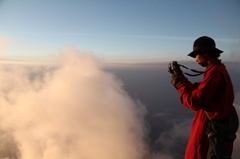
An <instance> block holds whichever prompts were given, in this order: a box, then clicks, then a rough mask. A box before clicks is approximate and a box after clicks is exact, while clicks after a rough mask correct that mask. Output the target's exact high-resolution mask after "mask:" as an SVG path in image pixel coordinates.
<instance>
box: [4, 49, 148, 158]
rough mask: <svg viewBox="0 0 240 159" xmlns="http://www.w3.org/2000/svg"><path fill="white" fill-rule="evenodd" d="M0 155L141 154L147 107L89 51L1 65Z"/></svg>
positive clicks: (104, 156) (19, 156)
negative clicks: (50, 62) (42, 62)
mask: <svg viewBox="0 0 240 159" xmlns="http://www.w3.org/2000/svg"><path fill="white" fill-rule="evenodd" d="M0 74H1V81H0V82H1V83H0V84H1V85H0V93H1V96H0V101H1V103H0V104H1V105H0V140H1V142H0V158H9V159H10V158H11V159H19V158H22V159H33V158H34V159H63V158H64V159H76V158H81V159H113V158H114V159H141V158H143V156H145V153H146V146H145V145H146V144H145V135H146V129H145V128H146V127H145V124H144V120H143V118H144V114H145V109H144V107H143V106H142V104H141V103H140V102H137V101H134V100H133V99H131V98H130V97H129V96H128V94H127V93H126V92H125V91H124V89H123V84H122V82H121V81H120V80H118V79H117V78H116V77H115V76H114V75H112V74H110V73H107V72H104V71H103V70H102V69H101V66H100V65H99V64H98V63H97V62H96V60H95V59H94V57H93V56H91V55H89V54H84V53H78V52H77V51H76V50H74V49H73V48H71V47H70V48H69V49H67V51H66V53H64V54H62V55H61V57H60V58H59V60H58V62H57V63H56V64H55V66H54V68H53V66H31V67H30V66H24V65H4V66H1V70H0Z"/></svg>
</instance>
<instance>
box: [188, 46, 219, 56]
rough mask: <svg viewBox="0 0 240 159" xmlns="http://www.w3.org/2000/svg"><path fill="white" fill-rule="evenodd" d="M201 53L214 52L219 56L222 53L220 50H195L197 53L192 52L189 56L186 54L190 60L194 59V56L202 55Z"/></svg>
mask: <svg viewBox="0 0 240 159" xmlns="http://www.w3.org/2000/svg"><path fill="white" fill-rule="evenodd" d="M202 51H211V52H212V51H214V52H216V53H219V54H221V53H223V51H222V50H219V49H217V48H216V49H213V50H201V51H199V50H197V51H192V52H190V53H189V54H188V56H190V57H192V58H196V55H199V54H202Z"/></svg>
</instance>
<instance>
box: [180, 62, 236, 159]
mask: <svg viewBox="0 0 240 159" xmlns="http://www.w3.org/2000/svg"><path fill="white" fill-rule="evenodd" d="M184 79H185V81H186V83H185V84H181V85H180V87H179V88H178V92H179V93H180V99H181V102H182V104H183V105H184V106H185V107H187V108H188V109H190V110H193V111H196V113H195V116H194V120H193V124H192V128H191V134H190V139H189V141H188V146H187V148H186V153H185V159H205V158H206V154H207V150H208V145H209V144H208V140H207V137H206V134H205V131H206V127H207V124H208V121H209V119H208V118H207V117H206V114H205V113H204V111H203V109H204V110H206V111H208V113H209V115H210V117H211V118H212V119H216V120H220V121H221V120H224V119H225V118H227V116H228V115H229V114H230V111H231V108H232V104H233V100H234V92H233V86H232V82H231V79H230V77H229V74H228V72H227V70H226V67H225V66H224V64H222V63H221V62H219V63H218V64H216V65H214V66H212V67H211V68H209V69H208V70H207V72H205V74H204V78H203V80H202V82H199V83H194V84H192V83H191V82H190V81H188V80H187V78H185V77H184ZM227 146H228V148H229V151H230V153H231V152H232V143H228V144H227Z"/></svg>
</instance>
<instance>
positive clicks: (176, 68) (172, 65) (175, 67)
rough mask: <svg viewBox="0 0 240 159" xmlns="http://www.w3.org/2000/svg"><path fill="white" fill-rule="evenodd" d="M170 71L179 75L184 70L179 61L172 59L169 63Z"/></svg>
mask: <svg viewBox="0 0 240 159" xmlns="http://www.w3.org/2000/svg"><path fill="white" fill-rule="evenodd" d="M168 72H169V73H171V74H172V75H178V74H180V73H181V72H182V70H181V69H180V66H179V65H178V63H177V61H172V62H171V63H169V65H168Z"/></svg>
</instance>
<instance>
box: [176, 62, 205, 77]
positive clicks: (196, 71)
mask: <svg viewBox="0 0 240 159" xmlns="http://www.w3.org/2000/svg"><path fill="white" fill-rule="evenodd" d="M178 65H179V66H181V67H183V68H185V69H188V70H191V71H192V72H195V73H197V74H190V73H186V72H184V74H186V75H188V76H199V75H202V74H203V73H205V72H206V71H198V70H194V69H190V68H188V67H186V66H184V65H180V64H178Z"/></svg>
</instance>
